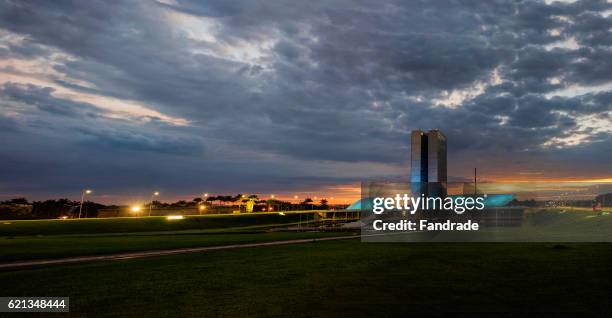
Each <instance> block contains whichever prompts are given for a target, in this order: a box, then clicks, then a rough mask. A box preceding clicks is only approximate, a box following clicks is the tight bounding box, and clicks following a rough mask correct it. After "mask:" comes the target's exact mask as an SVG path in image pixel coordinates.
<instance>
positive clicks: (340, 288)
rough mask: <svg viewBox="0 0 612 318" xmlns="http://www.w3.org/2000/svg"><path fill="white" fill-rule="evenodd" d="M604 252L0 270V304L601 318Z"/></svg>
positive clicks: (356, 254)
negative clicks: (64, 299) (48, 299)
mask: <svg viewBox="0 0 612 318" xmlns="http://www.w3.org/2000/svg"><path fill="white" fill-rule="evenodd" d="M611 261H612V244H603V243H602V244H586V243H581V244H562V245H558V244H550V243H531V244H529V243H421V244H416V243H404V244H391V243H360V242H359V240H349V241H335V242H318V243H307V244H298V245H291V246H277V247H262V248H252V249H242V250H232V251H218V252H211V253H203V254H186V255H175V256H165V257H158V258H148V259H139V260H123V261H113V262H104V263H95V264H82V265H70V266H59V267H50V268H45V269H30V270H22V271H14V272H0V281H1V282H2V287H3V288H2V290H1V291H0V293H1V294H2V295H1V296H43V295H44V296H70V297H71V298H70V301H71V315H73V316H85V315H87V316H118V317H119V316H145V317H152V316H167V317H175V316H179V315H182V316H198V317H210V316H215V315H221V316H234V317H244V316H289V315H290V316H294V317H296V316H301V317H310V316H329V317H332V316H345V317H347V316H348V317H355V316H363V317H371V316H406V314H407V313H409V312H413V313H415V312H416V313H420V314H427V315H442V314H444V313H448V312H451V311H460V312H472V311H477V312H485V313H491V312H507V311H510V312H514V313H520V314H526V313H531V314H533V313H535V312H557V313H560V314H567V313H570V314H573V315H577V314H579V313H581V314H590V315H600V316H605V312H609V310H610V309H612V308H610V302H611V300H610V295H611V294H612V280H611V279H610V277H611V274H612V265H611V264H612V262H611Z"/></svg>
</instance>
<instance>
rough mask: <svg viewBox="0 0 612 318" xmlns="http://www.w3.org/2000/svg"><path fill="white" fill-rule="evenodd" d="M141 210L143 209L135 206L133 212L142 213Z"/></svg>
mask: <svg viewBox="0 0 612 318" xmlns="http://www.w3.org/2000/svg"><path fill="white" fill-rule="evenodd" d="M140 210H141V207H139V206H133V207H132V208H131V211H132V212H134V213H138V212H140Z"/></svg>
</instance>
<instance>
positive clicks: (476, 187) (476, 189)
mask: <svg viewBox="0 0 612 318" xmlns="http://www.w3.org/2000/svg"><path fill="white" fill-rule="evenodd" d="M477 194H478V179H476V168H474V195H477Z"/></svg>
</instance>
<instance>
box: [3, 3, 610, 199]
mask: <svg viewBox="0 0 612 318" xmlns="http://www.w3.org/2000/svg"><path fill="white" fill-rule="evenodd" d="M611 31H612V3H609V2H607V1H605V0H603V1H584V2H565V1H564V2H552V1H546V2H538V1H533V2H532V1H523V2H520V1H518V2H510V1H498V2H494V1H448V2H443V1H386V0H383V1H284V0H283V1H281V0H274V1H246V0H245V1H225V0H222V1H179V0H176V1H175V0H164V1H161V0H160V1H157V2H155V1H125V2H122V1H108V2H97V1H76V2H73V1H66V2H64V1H12V0H8V1H6V0H3V1H0V131H1V134H0V148H1V149H2V151H1V152H0V193H1V196H2V197H3V198H5V197H14V196H17V195H24V196H27V197H29V198H43V197H49V196H59V195H62V196H69V197H73V198H74V197H75V196H78V193H79V191H80V189H82V188H83V187H92V188H94V189H95V190H96V192H95V193H96V194H97V195H98V197H97V198H98V200H99V201H107V202H108V201H122V200H123V201H125V200H131V199H133V198H134V197H142V196H146V194H148V193H150V192H151V191H152V190H160V191H162V192H163V193H164V194H165V195H166V196H167V197H168V198H170V197H172V198H177V197H182V196H186V197H193V196H194V195H196V194H198V193H201V192H210V193H225V192H232V193H236V192H257V193H278V194H286V195H289V194H293V193H304V194H309V195H312V194H313V193H314V194H315V195H316V193H324V192H325V193H337V195H338V196H342V195H348V194H351V193H353V194H354V192H352V191H354V190H355V189H354V185H355V184H356V182H358V181H359V180H362V179H365V178H389V177H398V176H400V177H402V176H407V175H408V171H409V169H408V167H409V162H408V159H409V134H410V130H412V129H417V128H422V129H429V128H440V129H442V130H443V131H444V132H445V133H446V135H447V136H448V140H449V175H451V176H453V177H454V178H462V177H465V176H469V175H470V174H471V169H472V168H473V167H475V166H478V167H479V168H480V171H481V174H482V177H483V178H487V179H519V178H523V179H529V178H535V179H549V178H586V179H588V178H608V177H611V176H612V163H611V162H612V161H611V160H612V123H611V120H612V32H611Z"/></svg>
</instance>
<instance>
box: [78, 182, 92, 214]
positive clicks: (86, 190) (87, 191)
mask: <svg viewBox="0 0 612 318" xmlns="http://www.w3.org/2000/svg"><path fill="white" fill-rule="evenodd" d="M90 193H91V190H89V189H85V190H83V192H81V206H80V207H79V219H80V218H81V212H82V211H83V200H84V199H85V195H86V194H90Z"/></svg>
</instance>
